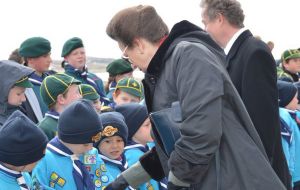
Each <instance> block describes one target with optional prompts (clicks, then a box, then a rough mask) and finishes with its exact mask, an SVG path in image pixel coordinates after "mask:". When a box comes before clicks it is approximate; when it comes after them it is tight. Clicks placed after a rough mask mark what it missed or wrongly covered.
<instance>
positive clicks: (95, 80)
mask: <svg viewBox="0 0 300 190" xmlns="http://www.w3.org/2000/svg"><path fill="white" fill-rule="evenodd" d="M61 56H62V57H63V58H64V69H65V73H66V74H68V75H70V76H72V77H74V78H76V79H77V80H79V81H81V82H82V84H90V85H92V86H93V87H94V88H95V90H96V91H97V93H98V94H99V95H100V99H101V102H104V104H105V105H108V103H109V102H110V101H109V100H108V98H106V96H105V91H104V87H103V81H102V79H101V78H99V77H97V75H96V74H94V73H91V72H89V71H88V69H87V65H86V53H85V48H84V45H83V42H82V40H81V39H80V38H78V37H73V38H70V39H69V40H67V41H66V42H65V43H64V46H63V49H62V52H61Z"/></svg>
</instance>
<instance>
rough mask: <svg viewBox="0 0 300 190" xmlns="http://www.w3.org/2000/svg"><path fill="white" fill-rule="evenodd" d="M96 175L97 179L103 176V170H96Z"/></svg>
mask: <svg viewBox="0 0 300 190" xmlns="http://www.w3.org/2000/svg"><path fill="white" fill-rule="evenodd" d="M95 174H96V176H97V177H100V176H101V170H100V169H99V168H98V169H96V171H95Z"/></svg>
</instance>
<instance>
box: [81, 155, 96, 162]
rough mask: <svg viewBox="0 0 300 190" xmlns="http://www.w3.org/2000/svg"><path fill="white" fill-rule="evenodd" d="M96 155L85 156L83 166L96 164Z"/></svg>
mask: <svg viewBox="0 0 300 190" xmlns="http://www.w3.org/2000/svg"><path fill="white" fill-rule="evenodd" d="M96 161H97V160H96V154H85V155H84V164H96Z"/></svg>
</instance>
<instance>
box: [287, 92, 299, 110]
mask: <svg viewBox="0 0 300 190" xmlns="http://www.w3.org/2000/svg"><path fill="white" fill-rule="evenodd" d="M285 108H286V109H288V110H293V111H295V110H296V109H297V108H298V93H296V95H295V96H294V98H293V99H292V101H291V102H290V103H289V104H288V105H287V106H285Z"/></svg>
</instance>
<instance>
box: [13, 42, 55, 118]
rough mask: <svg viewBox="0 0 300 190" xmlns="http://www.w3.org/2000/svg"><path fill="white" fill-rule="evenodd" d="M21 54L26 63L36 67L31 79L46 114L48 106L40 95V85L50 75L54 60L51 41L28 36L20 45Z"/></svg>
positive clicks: (42, 109) (43, 112)
mask: <svg viewBox="0 0 300 190" xmlns="http://www.w3.org/2000/svg"><path fill="white" fill-rule="evenodd" d="M19 54H20V55H21V56H22V57H24V60H25V65H27V66H28V67H30V68H32V69H34V73H32V74H31V75H30V76H29V80H30V82H31V83H32V84H33V91H34V93H35V95H36V98H37V100H38V102H39V104H40V108H41V111H42V114H43V116H44V115H45V113H46V111H47V110H48V108H47V106H46V105H45V104H44V102H43V100H42V98H41V96H40V86H41V84H42V81H43V80H44V78H45V77H46V76H48V73H47V71H48V70H49V66H50V64H51V62H52V59H51V56H50V54H51V45H50V42H49V41H48V40H47V39H45V38H42V37H32V38H28V39H26V40H25V41H24V42H22V44H21V45H20V48H19Z"/></svg>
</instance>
